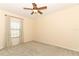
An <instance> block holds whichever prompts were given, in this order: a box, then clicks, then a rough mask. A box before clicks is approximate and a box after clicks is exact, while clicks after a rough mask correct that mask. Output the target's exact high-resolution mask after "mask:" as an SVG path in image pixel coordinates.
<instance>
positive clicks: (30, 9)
mask: <svg viewBox="0 0 79 59" xmlns="http://www.w3.org/2000/svg"><path fill="white" fill-rule="evenodd" d="M24 9H27V10H33V9H32V8H24Z"/></svg>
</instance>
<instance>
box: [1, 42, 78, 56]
mask: <svg viewBox="0 0 79 59" xmlns="http://www.w3.org/2000/svg"><path fill="white" fill-rule="evenodd" d="M0 55H2V56H78V55H79V53H78V52H75V51H71V50H67V49H63V48H59V47H56V46H51V45H47V44H42V43H38V42H34V41H32V42H28V43H24V44H21V45H18V46H15V47H11V48H7V49H3V50H1V51H0Z"/></svg>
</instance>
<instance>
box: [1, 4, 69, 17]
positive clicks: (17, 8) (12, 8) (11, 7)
mask: <svg viewBox="0 0 79 59" xmlns="http://www.w3.org/2000/svg"><path fill="white" fill-rule="evenodd" d="M37 4H38V7H39V6H40V7H41V6H45V5H46V6H47V9H46V10H43V11H42V12H43V15H47V14H50V13H51V12H54V11H56V10H59V9H61V8H63V7H65V6H68V5H70V4H58V3H37ZM24 7H28V8H32V4H31V3H0V9H2V10H6V11H9V12H12V13H16V14H19V15H21V16H25V17H34V16H36V15H39V14H36V15H30V13H31V11H30V10H24V9H23V8H24Z"/></svg>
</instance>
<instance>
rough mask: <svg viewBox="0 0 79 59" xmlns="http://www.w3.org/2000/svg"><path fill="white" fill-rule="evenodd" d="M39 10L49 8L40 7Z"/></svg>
mask: <svg viewBox="0 0 79 59" xmlns="http://www.w3.org/2000/svg"><path fill="white" fill-rule="evenodd" d="M38 9H39V10H43V9H47V6H44V7H40V8H38Z"/></svg>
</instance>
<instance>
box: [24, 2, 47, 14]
mask: <svg viewBox="0 0 79 59" xmlns="http://www.w3.org/2000/svg"><path fill="white" fill-rule="evenodd" d="M32 5H33V8H24V9H25V10H32V13H31V15H33V14H34V13H37V12H38V13H39V14H43V12H41V11H40V10H44V9H47V6H43V7H37V4H36V3H32Z"/></svg>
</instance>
